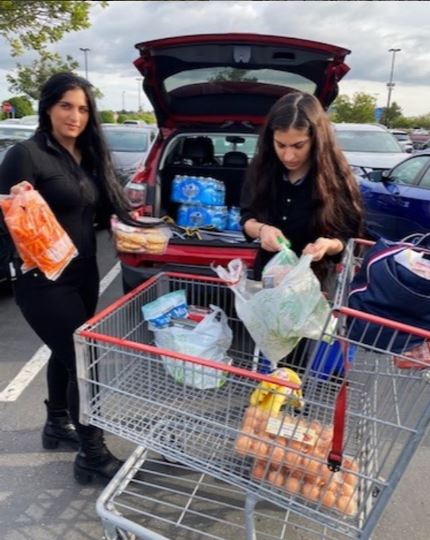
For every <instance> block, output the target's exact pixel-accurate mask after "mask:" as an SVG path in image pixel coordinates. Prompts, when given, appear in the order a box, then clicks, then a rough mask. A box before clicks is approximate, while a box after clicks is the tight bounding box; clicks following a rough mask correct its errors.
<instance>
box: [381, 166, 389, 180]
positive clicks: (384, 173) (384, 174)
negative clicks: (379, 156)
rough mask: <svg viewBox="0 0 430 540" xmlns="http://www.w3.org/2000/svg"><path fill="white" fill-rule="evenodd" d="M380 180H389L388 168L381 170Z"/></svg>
mask: <svg viewBox="0 0 430 540" xmlns="http://www.w3.org/2000/svg"><path fill="white" fill-rule="evenodd" d="M380 181H381V182H391V178H390V171H389V170H388V169H385V170H384V171H381V180H380Z"/></svg>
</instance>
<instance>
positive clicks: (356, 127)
mask: <svg viewBox="0 0 430 540" xmlns="http://www.w3.org/2000/svg"><path fill="white" fill-rule="evenodd" d="M333 126H334V128H335V129H337V130H339V131H387V128H386V127H385V126H381V125H377V124H354V123H348V122H341V123H339V124H336V123H333Z"/></svg>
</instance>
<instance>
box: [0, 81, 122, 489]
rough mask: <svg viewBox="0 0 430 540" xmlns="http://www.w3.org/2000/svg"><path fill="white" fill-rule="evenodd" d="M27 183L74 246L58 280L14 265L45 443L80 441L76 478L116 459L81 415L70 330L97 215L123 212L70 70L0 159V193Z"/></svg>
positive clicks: (84, 305)
mask: <svg viewBox="0 0 430 540" xmlns="http://www.w3.org/2000/svg"><path fill="white" fill-rule="evenodd" d="M31 187H34V188H35V189H37V190H38V191H39V192H40V194H41V195H42V197H43V198H44V199H45V200H46V202H47V203H48V205H49V206H50V208H51V209H52V211H53V212H54V214H55V216H56V218H57V220H58V221H59V223H60V224H61V225H62V227H63V228H64V230H65V231H66V232H67V233H68V235H69V236H70V238H71V239H72V241H73V243H74V244H75V246H76V248H77V250H78V256H77V257H76V258H74V259H73V260H72V261H71V262H70V263H69V265H68V266H67V267H66V268H65V270H64V271H63V273H62V274H61V275H60V277H58V279H57V280H55V281H51V280H49V279H47V278H46V277H45V276H44V275H43V274H42V273H41V272H40V271H39V270H37V269H36V270H31V271H29V272H26V273H21V272H19V271H18V276H17V280H16V284H15V296H16V302H17V304H18V306H19V307H20V309H21V311H22V313H23V315H24V317H25V319H26V320H27V321H28V323H29V324H30V326H31V327H32V328H33V330H34V331H35V332H36V333H37V335H38V336H39V337H40V338H41V339H42V341H43V342H44V343H45V344H46V345H47V346H48V347H49V348H50V350H51V356H50V359H49V362H48V369H47V381H48V400H47V401H46V405H47V421H46V424H45V426H44V428H43V432H42V442H43V446H44V448H56V447H58V445H59V443H65V444H68V445H71V446H74V447H75V448H77V447H78V445H79V452H78V455H77V457H76V460H75V463H74V475H75V478H76V479H77V480H78V481H80V482H82V483H86V482H89V481H90V480H91V479H92V477H93V476H94V475H95V474H96V475H99V476H102V477H104V478H111V477H112V476H113V475H114V474H115V473H116V471H117V470H118V469H119V467H120V466H121V464H122V462H121V461H120V460H118V459H117V458H116V457H115V456H113V455H112V454H111V453H110V452H109V450H108V449H107V448H106V445H105V443H104V438H103V432H102V431H101V430H100V429H99V428H96V427H93V426H84V425H82V424H80V423H79V393H78V385H77V378H76V358H75V350H74V344H73V332H74V331H75V330H76V329H77V328H78V327H79V326H80V325H81V324H83V323H84V322H85V321H86V320H88V318H90V317H91V316H92V315H93V314H94V312H95V309H96V305H97V299H98V291H99V273H98V268H97V261H96V237H95V231H94V220H95V215H96V213H97V215H98V218H97V220H98V222H99V223H100V221H102V220H103V219H107V218H108V216H109V215H110V214H111V213H112V212H113V209H115V210H116V211H119V212H120V213H121V212H123V213H125V212H126V210H127V205H126V203H125V200H124V199H123V195H122V190H121V187H120V186H119V184H117V182H116V179H115V175H114V172H113V168H112V164H111V160H110V157H109V153H108V151H107V149H106V145H105V143H104V140H103V136H102V133H101V127H100V124H99V121H98V117H97V110H96V105H95V101H94V98H93V95H92V92H91V85H90V83H89V82H88V81H86V80H85V79H82V78H81V77H78V76H76V75H74V74H72V73H58V74H56V75H54V76H53V77H51V78H50V79H49V80H48V81H47V82H46V83H45V85H44V87H43V89H42V93H41V98H40V102H39V126H38V129H37V131H36V134H35V135H34V136H33V137H32V138H31V139H29V140H28V141H24V142H20V143H18V144H16V145H15V146H14V147H12V148H11V149H10V150H9V152H8V153H7V155H6V157H5V158H4V161H3V163H2V165H1V167H0V193H8V192H10V193H11V194H16V193H18V192H20V191H21V190H26V189H31ZM69 411H70V415H71V418H72V420H73V423H72V420H71V419H70V416H69ZM75 427H76V429H75Z"/></svg>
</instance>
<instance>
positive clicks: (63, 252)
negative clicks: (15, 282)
mask: <svg viewBox="0 0 430 540" xmlns="http://www.w3.org/2000/svg"><path fill="white" fill-rule="evenodd" d="M0 206H1V209H2V211H3V214H4V219H5V222H6V225H7V227H8V229H9V232H10V235H11V237H12V239H13V241H14V244H15V247H16V249H17V251H18V253H19V256H20V257H21V259H22V260H23V265H22V268H21V269H22V272H28V271H29V270H31V269H32V268H36V267H37V268H39V270H41V271H42V272H43V273H44V274H45V276H46V277H47V278H48V279H52V280H55V279H57V278H58V277H59V276H60V275H61V273H62V272H63V270H64V268H65V267H66V266H67V265H68V264H69V262H70V261H71V260H72V259H73V258H74V257H76V255H77V254H78V251H77V249H76V247H75V246H74V244H73V242H72V240H71V239H70V237H69V235H68V234H67V233H66V232H65V231H64V229H63V228H62V226H61V225H60V224H59V223H58V221H57V219H56V217H55V216H54V214H53V213H52V210H51V209H50V208H49V206H48V204H47V203H46V201H45V200H44V199H43V197H42V196H41V195H40V193H39V192H38V191H36V190H34V189H29V190H27V191H22V192H20V193H18V194H17V195H11V196H8V197H5V198H2V199H1V200H0Z"/></svg>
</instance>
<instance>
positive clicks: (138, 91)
mask: <svg viewBox="0 0 430 540" xmlns="http://www.w3.org/2000/svg"><path fill="white" fill-rule="evenodd" d="M136 81H137V112H140V111H141V108H142V105H141V101H140V90H141V88H140V83H141V82H142V79H141V78H140V77H138V78H137V79H136Z"/></svg>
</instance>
